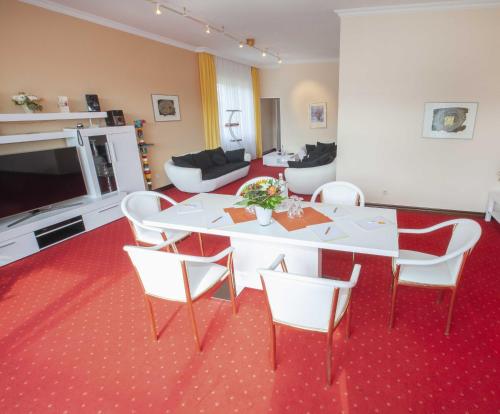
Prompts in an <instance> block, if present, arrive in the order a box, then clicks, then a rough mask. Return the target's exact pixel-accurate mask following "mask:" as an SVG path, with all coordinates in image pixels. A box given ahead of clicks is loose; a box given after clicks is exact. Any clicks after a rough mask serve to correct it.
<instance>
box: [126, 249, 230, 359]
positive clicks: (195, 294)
mask: <svg viewBox="0 0 500 414" xmlns="http://www.w3.org/2000/svg"><path fill="white" fill-rule="evenodd" d="M171 243H172V242H171ZM124 250H125V251H126V252H127V253H128V255H129V256H130V260H131V261H132V263H133V265H134V267H135V270H136V273H137V276H138V278H139V280H140V282H141V286H142V288H143V292H144V299H145V302H146V308H147V310H148V313H149V316H150V318H151V332H152V334H153V338H154V340H155V341H157V340H158V334H157V329H156V322H155V316H154V312H153V306H152V304H151V299H150V298H151V297H156V298H160V299H164V300H168V301H173V302H181V303H186V304H187V308H188V312H189V317H190V319H191V325H192V329H193V335H194V339H195V343H196V349H197V350H198V351H201V349H202V346H201V342H200V338H199V335H198V326H197V324H196V318H195V314H194V309H193V303H194V302H196V301H197V300H199V299H200V298H202V297H204V296H206V295H207V294H208V293H210V292H213V291H214V290H215V289H217V288H218V287H219V286H220V285H221V284H222V283H223V282H224V281H225V280H226V279H227V280H228V283H229V293H230V296H231V303H232V308H233V313H234V314H236V313H237V309H236V301H235V290H234V275H233V254H232V252H233V248H232V247H228V248H227V249H225V250H223V251H221V252H220V253H218V254H216V255H215V256H212V257H198V256H187V255H182V254H178V253H169V252H165V251H160V250H159V246H153V247H137V246H125V247H124ZM226 256H227V265H226V266H221V265H219V264H216V263H215V262H217V261H219V260H221V259H222V258H224V257H226Z"/></svg>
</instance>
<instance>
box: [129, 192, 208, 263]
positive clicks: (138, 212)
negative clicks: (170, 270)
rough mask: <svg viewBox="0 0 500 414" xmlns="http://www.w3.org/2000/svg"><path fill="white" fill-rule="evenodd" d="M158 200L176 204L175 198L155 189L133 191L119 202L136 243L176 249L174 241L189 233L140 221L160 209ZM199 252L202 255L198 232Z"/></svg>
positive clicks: (200, 239) (201, 242) (201, 244)
mask: <svg viewBox="0 0 500 414" xmlns="http://www.w3.org/2000/svg"><path fill="white" fill-rule="evenodd" d="M160 200H165V201H166V202H167V203H169V204H171V205H175V204H177V202H176V201H175V200H173V199H172V198H170V197H168V196H166V195H165V194H162V193H158V192H155V191H135V192H133V193H130V194H128V195H127V196H126V197H125V198H124V199H123V200H122V203H121V209H122V211H123V214H124V215H125V217H127V219H128V221H129V224H130V228H131V229H132V233H133V234H134V238H135V242H136V244H137V245H145V246H158V245H161V246H162V247H165V248H167V249H173V250H174V251H177V245H176V243H177V242H179V241H181V240H183V239H185V238H186V237H188V236H189V235H191V233H189V232H187V231H180V230H164V229H159V228H156V227H151V226H146V225H145V224H144V223H143V222H142V221H143V220H144V219H145V218H146V217H148V216H151V215H153V214H154V213H158V212H159V211H161V205H160ZM198 241H199V243H200V250H201V254H202V255H203V254H204V252H203V241H202V238H201V234H200V233H198Z"/></svg>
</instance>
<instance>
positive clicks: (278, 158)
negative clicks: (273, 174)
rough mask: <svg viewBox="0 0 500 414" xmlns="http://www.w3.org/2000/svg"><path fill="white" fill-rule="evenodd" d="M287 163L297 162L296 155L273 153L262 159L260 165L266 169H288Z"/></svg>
mask: <svg viewBox="0 0 500 414" xmlns="http://www.w3.org/2000/svg"><path fill="white" fill-rule="evenodd" d="M288 161H298V155H297V154H293V153H292V154H290V153H288V154H283V155H278V153H277V152H276V151H273V152H270V153H269V154H266V155H264V156H263V157H262V163H263V164H264V165H267V166H268V167H288Z"/></svg>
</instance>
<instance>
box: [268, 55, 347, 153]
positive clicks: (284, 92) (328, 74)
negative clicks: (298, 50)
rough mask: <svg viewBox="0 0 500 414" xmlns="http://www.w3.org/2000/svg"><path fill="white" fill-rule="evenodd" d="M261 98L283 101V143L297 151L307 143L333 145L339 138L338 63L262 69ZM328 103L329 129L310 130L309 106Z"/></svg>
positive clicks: (292, 65) (285, 146) (289, 148)
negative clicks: (319, 142)
mask: <svg viewBox="0 0 500 414" xmlns="http://www.w3.org/2000/svg"><path fill="white" fill-rule="evenodd" d="M260 79H261V96H262V97H263V98H280V110H281V143H282V146H283V147H284V148H286V149H287V150H291V151H297V150H298V149H300V147H302V146H303V145H304V144H309V143H311V144H315V143H316V141H318V140H320V141H324V142H327V141H328V142H331V141H335V138H336V136H337V91H338V64H337V63H334V62H324V63H307V64H306V63H304V64H290V65H283V66H280V67H279V68H276V69H262V70H261V75H260ZM315 102H326V103H327V127H326V128H321V129H311V128H309V117H308V110H309V104H311V103H315Z"/></svg>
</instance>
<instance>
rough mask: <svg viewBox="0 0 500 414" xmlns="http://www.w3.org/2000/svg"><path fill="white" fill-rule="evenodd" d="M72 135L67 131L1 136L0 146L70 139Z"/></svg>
mask: <svg viewBox="0 0 500 414" xmlns="http://www.w3.org/2000/svg"><path fill="white" fill-rule="evenodd" d="M71 136H72V135H71V134H70V133H69V132H67V131H66V132H65V131H54V132H36V133H31V134H14V135H0V144H14V143H16V142H29V141H47V140H50V139H63V138H70V137H71Z"/></svg>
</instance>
